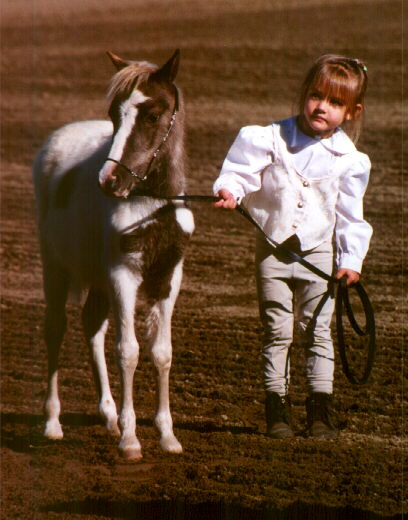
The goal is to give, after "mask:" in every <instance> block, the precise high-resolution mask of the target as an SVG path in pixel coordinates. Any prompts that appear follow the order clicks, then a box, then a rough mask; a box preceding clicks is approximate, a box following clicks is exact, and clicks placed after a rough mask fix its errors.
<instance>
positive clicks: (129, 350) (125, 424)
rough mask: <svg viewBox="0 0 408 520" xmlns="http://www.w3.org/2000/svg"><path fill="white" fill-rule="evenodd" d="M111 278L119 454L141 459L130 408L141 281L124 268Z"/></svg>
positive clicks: (137, 346)
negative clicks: (119, 388) (118, 388)
mask: <svg viewBox="0 0 408 520" xmlns="http://www.w3.org/2000/svg"><path fill="white" fill-rule="evenodd" d="M113 277H114V282H113V285H114V313H115V320H116V327H117V350H118V360H119V369H120V374H121V386H122V403H121V412H120V416H119V425H120V431H121V437H120V442H119V451H120V453H121V454H122V455H123V457H125V458H126V459H132V460H137V459H140V458H141V457H142V451H141V446H140V442H139V440H138V439H137V437H136V414H135V411H134V407H133V376H134V373H135V370H136V366H137V363H138V359H139V344H138V342H137V340H136V335H135V329H134V311H135V305H136V292H137V288H138V285H139V284H140V280H138V279H136V278H135V276H134V275H132V274H131V273H130V272H129V271H128V270H127V269H126V268H121V269H117V270H116V272H115V273H114V274H113Z"/></svg>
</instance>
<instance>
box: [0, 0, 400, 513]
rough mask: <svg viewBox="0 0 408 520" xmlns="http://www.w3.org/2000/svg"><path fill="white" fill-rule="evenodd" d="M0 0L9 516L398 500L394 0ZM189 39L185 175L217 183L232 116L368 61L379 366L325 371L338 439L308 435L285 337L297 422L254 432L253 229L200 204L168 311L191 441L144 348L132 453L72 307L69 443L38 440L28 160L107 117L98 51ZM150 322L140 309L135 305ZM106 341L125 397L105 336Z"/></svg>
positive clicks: (280, 509)
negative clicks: (315, 69)
mask: <svg viewBox="0 0 408 520" xmlns="http://www.w3.org/2000/svg"><path fill="white" fill-rule="evenodd" d="M4 4H5V3H3V6H2V76H1V103H2V117H1V125H2V140H1V150H2V162H1V166H2V167H1V198H2V205H1V231H2V236H1V273H2V279H1V282H2V284H1V311H2V314H1V316H2V319H1V375H2V380H1V385H2V386H1V402H2V411H1V441H2V447H1V467H2V499H3V500H2V506H1V513H2V518H4V519H5V520H6V519H19V520H25V519H36V520H42V519H45V518H47V519H69V520H73V519H75V518H81V520H96V519H102V518H140V519H146V520H150V519H156V518H175V519H184V518H192V519H201V518H203V519H204V518H205V519H213V518H214V519H218V518H220V519H224V518H225V519H226V518H228V519H231V518H232V519H235V518H245V519H252V518H256V519H258V518H259V519H260V518H263V519H264V518H274V519H275V518H296V519H298V518H310V519H312V518H313V519H315V518H316V519H317V518H327V519H334V518H336V519H337V518H339V519H343V518H344V519H349V518H353V519H357V518H365V519H368V518H369V519H378V518H383V519H384V518H395V519H396V518H401V514H402V511H403V508H404V505H405V507H406V503H405V502H406V497H404V487H403V480H404V477H403V468H404V452H403V443H404V421H403V399H404V388H405V380H404V371H403V361H404V358H403V337H404V334H406V323H405V322H404V319H403V315H404V299H403V285H402V284H403V268H404V266H403V255H402V223H403V221H402V216H403V215H402V208H403V200H402V197H403V192H402V187H403V184H402V137H403V136H402V119H403V112H402V106H403V103H402V102H403V100H402V95H401V92H402V74H403V72H402V48H401V45H402V16H401V14H402V13H401V8H402V3H401V2H400V1H392V0H388V1H374V0H357V1H346V0H336V1H331V2H325V1H323V0H313V1H309V2H301V1H299V0H291V1H283V0H279V1H276V2H271V1H270V0H252V1H251V2H247V1H246V0H229V1H224V2H217V1H215V0H210V1H207V2H203V1H198V0H190V1H188V0H179V1H170V0H167V1H166V0H154V1H153V0H152V1H151V2H149V3H148V2H142V1H141V0H137V1H130V0H123V1H121V2H114V1H113V0H99V1H96V0H95V1H93V0H82V1H78V0H71V1H70V2H57V1H54V2H52V1H51V0H48V1H46V0H41V1H40V0H38V1H34V2H31V1H28V0H18V1H14V2H9V3H7V5H4ZM175 48H181V51H182V63H181V69H180V73H179V76H178V85H179V86H180V87H181V88H182V89H183V91H184V95H185V101H186V106H187V114H188V123H189V124H188V136H187V146H188V154H189V179H190V181H189V191H190V192H191V193H209V192H210V189H211V185H212V182H213V180H214V179H215V177H216V175H217V173H218V171H219V167H220V165H221V163H222V160H223V158H224V156H225V154H226V152H227V150H228V147H229V146H230V144H231V142H232V140H233V138H234V136H235V134H236V133H237V131H238V129H239V128H240V127H241V126H244V125H247V124H254V123H255V124H267V123H269V122H271V121H273V120H277V119H279V118H283V117H286V116H288V115H291V114H292V106H293V102H294V100H295V98H296V88H297V85H298V84H299V81H300V79H301V78H302V76H303V74H304V72H305V70H306V68H307V67H308V66H309V63H310V61H311V60H312V59H313V58H314V57H316V56H317V55H319V54H321V53H323V52H341V53H346V54H348V55H351V56H358V57H360V58H361V59H363V60H365V61H366V62H367V65H368V69H369V75H370V88H369V93H368V97H367V113H366V127H365V132H364V133H363V136H362V138H361V141H360V145H359V147H360V149H361V150H362V151H364V152H366V153H368V154H369V156H370V157H371V160H372V164H373V168H372V179H371V183H370V186H369V189H368V192H367V195H366V217H367V219H368V220H369V221H370V222H371V224H372V225H373V226H374V230H375V234H374V237H373V241H372V247H371V249H370V252H369V255H368V257H367V260H366V263H365V269H364V278H363V281H364V284H365V286H366V289H367V290H368V292H369V293H370V295H371V298H372V301H373V305H374V307H375V311H376V316H377V324H378V348H379V351H378V356H377V360H376V365H375V368H374V370H373V373H372V377H371V380H370V381H369V383H368V384H367V385H365V386H363V387H358V388H356V387H352V386H351V385H350V384H349V383H348V382H347V381H346V379H345V377H344V375H343V374H342V373H341V369H340V367H339V366H338V367H337V369H336V408H337V410H338V415H339V422H340V425H341V428H342V433H341V436H340V439H339V440H338V441H335V442H333V441H319V442H317V441H316V440H311V439H306V438H304V437H303V436H302V435H301V433H302V430H303V428H304V422H305V410H304V399H305V397H306V389H305V377H304V370H303V366H304V358H303V353H302V352H301V350H300V349H296V348H295V349H294V353H293V361H292V365H293V369H292V373H293V385H292V399H293V404H294V406H293V418H294V426H295V429H296V432H297V433H298V436H297V437H296V438H295V439H293V440H290V441H283V442H280V441H273V440H270V439H268V438H266V437H265V435H264V431H265V426H264V418H263V392H262V384H261V377H260V373H261V371H260V356H259V350H260V348H259V346H260V326H259V322H258V316H257V301H256V294H255V284H254V276H253V268H252V266H253V252H254V251H253V250H254V237H253V230H252V229H251V228H250V226H249V225H248V224H247V223H246V222H245V221H243V220H242V218H241V217H240V216H239V215H237V214H229V213H228V214H227V213H225V214H222V215H221V214H220V213H217V212H215V211H214V210H213V209H212V208H211V207H209V206H205V205H197V204H196V205H195V206H194V212H195V218H196V223H197V229H196V232H195V234H194V237H193V239H192V242H191V245H190V246H189V249H188V253H187V258H186V263H185V276H184V281H183V286H182V291H181V294H180V297H179V300H178V303H177V307H176V312H175V315H174V321H173V343H174V363H173V368H172V375H171V393H172V408H173V418H174V422H175V430H176V433H177V435H178V437H179V439H180V440H181V442H182V443H183V446H184V454H183V455H181V456H177V457H176V456H169V455H165V454H163V453H161V452H160V450H159V447H158V442H157V440H158V439H157V434H156V432H155V429H154V427H153V423H152V416H153V407H154V390H153V389H154V384H153V381H154V374H153V370H152V368H151V365H150V361H149V360H148V356H147V354H146V353H143V355H142V357H141V361H140V365H139V368H138V370H137V376H136V380H135V402H136V409H137V413H138V420H139V427H138V429H139V435H140V439H141V441H142V443H143V448H144V459H143V461H142V462H140V463H137V464H130V463H126V462H124V461H122V460H121V459H120V458H119V457H118V455H117V452H116V442H115V441H114V440H112V439H111V438H109V437H108V436H107V434H106V433H105V431H104V429H103V427H102V426H101V425H100V423H99V421H98V418H97V416H96V414H95V408H96V398H95V391H94V389H93V384H92V377H91V371H90V367H89V364H88V360H87V353H86V349H85V346H84V343H83V341H82V334H81V330H80V326H79V310H78V309H77V308H76V307H73V306H70V307H69V309H68V314H69V324H70V327H69V332H68V334H67V336H66V341H65V346H64V350H63V354H62V359H61V365H62V369H61V377H60V380H61V395H62V402H63V417H62V422H63V425H64V430H65V437H64V440H63V441H61V442H55V443H52V442H45V441H44V440H43V438H42V436H41V431H42V421H43V417H42V402H43V399H44V395H45V389H46V385H45V377H46V360H45V347H44V344H43V341H42V320H43V313H44V303H43V296H42V285H41V283H42V282H41V264H40V258H39V250H38V242H37V237H36V230H35V221H34V202H33V190H32V185H31V173H30V168H31V162H32V159H33V157H34V154H35V152H36V150H37V149H38V148H39V146H40V145H41V143H42V142H43V140H44V139H45V138H46V136H47V135H48V134H49V133H50V132H51V131H52V130H54V129H56V128H57V127H59V126H61V125H62V124H64V123H67V122H70V121H74V120H80V119H94V118H105V117H106V109H107V107H106V102H105V100H104V96H105V92H106V87H107V83H108V81H109V78H110V76H111V74H112V72H113V71H112V68H111V64H110V62H109V60H108V59H107V58H106V56H105V54H104V53H105V50H107V49H109V50H112V51H114V52H116V53H118V54H119V55H121V56H123V57H125V58H131V59H132V58H133V59H146V60H149V61H152V62H155V63H162V62H164V60H165V59H167V58H168V57H169V56H170V54H171V53H172V52H173V51H174V49H175ZM137 325H138V330H139V331H140V337H141V338H142V333H143V327H144V325H143V308H141V309H140V313H139V317H138V323H137ZM107 356H108V361H109V366H110V370H111V374H112V386H113V389H114V393H115V396H116V397H118V395H119V386H118V378H117V371H116V367H115V355H114V345H113V333H111V334H110V336H109V343H108V348H107Z"/></svg>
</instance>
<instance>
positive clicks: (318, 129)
mask: <svg viewBox="0 0 408 520" xmlns="http://www.w3.org/2000/svg"><path fill="white" fill-rule="evenodd" d="M361 110H362V106H361V105H356V107H355V110H354V114H353V115H351V114H350V112H349V110H348V109H347V107H346V105H345V103H344V102H343V101H342V100H341V99H339V98H336V97H334V96H327V95H326V93H325V92H323V91H322V90H320V89H319V88H318V87H312V88H310V89H309V91H308V93H307V95H306V99H305V106H304V109H303V114H301V116H300V126H301V129H302V131H303V132H304V133H305V134H307V135H311V136H314V137H315V136H319V137H321V138H322V139H324V138H327V137H330V136H331V135H333V132H334V131H335V129H336V128H337V127H338V126H340V125H341V124H342V123H343V122H344V121H346V120H350V119H352V118H353V117H356V116H357V115H358V114H359V113H360V112H361Z"/></svg>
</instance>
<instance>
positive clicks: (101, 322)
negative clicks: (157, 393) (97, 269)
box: [82, 289, 120, 435]
mask: <svg viewBox="0 0 408 520" xmlns="http://www.w3.org/2000/svg"><path fill="white" fill-rule="evenodd" d="M108 312H109V298H108V295H107V294H106V293H104V292H103V291H98V290H95V289H91V290H90V291H89V293H88V298H87V300H86V303H85V305H84V308H83V309H82V324H83V329H84V334H85V339H86V342H87V345H88V348H89V354H90V358H91V365H92V370H93V374H94V379H95V384H96V389H97V392H98V397H99V413H100V415H101V417H102V419H103V420H104V422H105V425H106V428H107V430H108V431H109V433H111V434H112V435H119V433H120V432H119V428H118V415H117V412H116V405H115V401H114V400H113V397H112V393H111V389H110V386H109V376H108V371H107V368H106V359H105V335H106V331H107V330H108Z"/></svg>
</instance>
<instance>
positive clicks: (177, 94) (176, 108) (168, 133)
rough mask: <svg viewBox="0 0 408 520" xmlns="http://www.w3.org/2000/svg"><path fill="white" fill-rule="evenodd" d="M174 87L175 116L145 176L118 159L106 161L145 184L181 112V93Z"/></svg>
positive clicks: (172, 117) (110, 158)
mask: <svg viewBox="0 0 408 520" xmlns="http://www.w3.org/2000/svg"><path fill="white" fill-rule="evenodd" d="M173 87H174V92H175V101H174V110H173V114H172V116H171V119H170V123H169V127H168V129H167V132H166V135H165V136H164V137H163V138H162V141H161V143H160V144H159V146H158V148H157V149H156V151H155V152H154V154H153V155H152V158H151V159H150V162H149V164H148V166H147V168H146V172H145V174H144V175H143V176H140V175H139V174H137V173H136V172H135V171H133V170H131V169H130V168H129V167H128V166H126V164H123V163H122V162H120V161H117V160H116V159H112V157H108V158H107V159H106V161H111V162H114V163H115V164H117V165H118V166H121V167H122V168H124V169H125V170H126V171H127V172H128V173H130V175H131V176H132V177H135V178H136V179H138V180H139V181H141V182H143V181H145V180H146V179H147V176H148V175H149V173H150V170H151V168H152V165H153V162H154V161H155V159H156V157H157V156H158V155H159V153H160V150H161V148H162V146H163V145H164V143H165V142H166V141H167V139H168V137H169V135H170V132H171V130H172V128H173V126H174V122H175V121H176V115H177V112H178V111H179V91H178V88H177V87H176V85H174V84H173Z"/></svg>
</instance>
